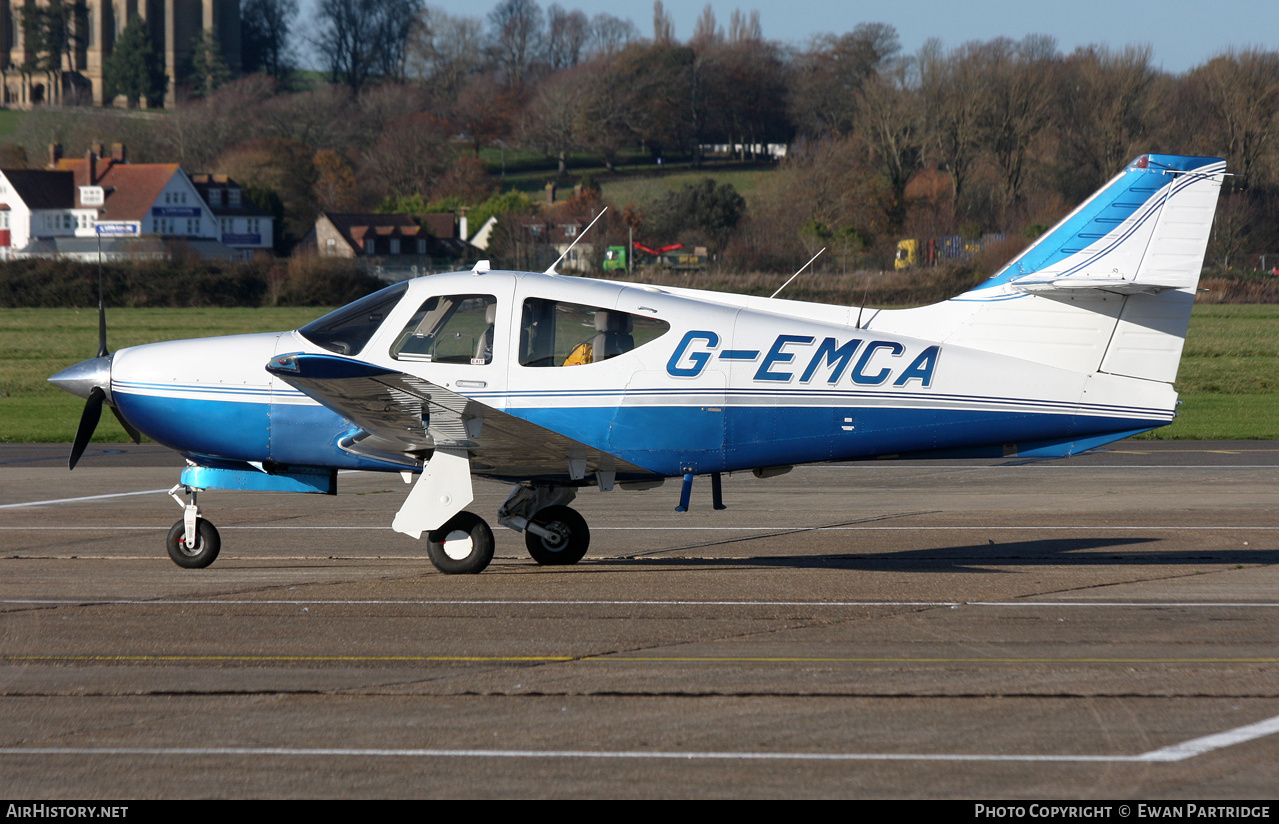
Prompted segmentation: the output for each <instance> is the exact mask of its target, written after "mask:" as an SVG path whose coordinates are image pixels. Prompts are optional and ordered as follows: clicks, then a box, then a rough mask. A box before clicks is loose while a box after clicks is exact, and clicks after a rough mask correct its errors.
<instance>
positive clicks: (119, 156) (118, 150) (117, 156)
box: [111, 143, 129, 163]
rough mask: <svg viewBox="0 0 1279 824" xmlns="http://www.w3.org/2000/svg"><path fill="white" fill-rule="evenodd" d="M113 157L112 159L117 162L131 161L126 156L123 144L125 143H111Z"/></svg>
mask: <svg viewBox="0 0 1279 824" xmlns="http://www.w3.org/2000/svg"><path fill="white" fill-rule="evenodd" d="M111 159H112V160H114V161H115V162H116V163H128V162H129V161H128V160H126V159H125V157H124V144H123V143H112V144H111Z"/></svg>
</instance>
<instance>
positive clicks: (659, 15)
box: [653, 0, 675, 46]
mask: <svg viewBox="0 0 1279 824" xmlns="http://www.w3.org/2000/svg"><path fill="white" fill-rule="evenodd" d="M674 43H675V21H674V20H672V19H671V15H670V13H668V12H667V11H666V9H664V8H662V0H653V44H654V45H657V46H670V45H673V44H674Z"/></svg>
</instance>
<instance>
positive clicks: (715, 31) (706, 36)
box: [689, 3, 724, 47]
mask: <svg viewBox="0 0 1279 824" xmlns="http://www.w3.org/2000/svg"><path fill="white" fill-rule="evenodd" d="M723 40H724V30H723V29H722V28H720V27H719V24H718V23H716V22H715V9H713V8H712V7H711V4H710V3H707V4H706V8H704V9H702V13H701V15H700V16H699V17H698V18H697V25H696V26H695V27H694V28H693V39H692V40H691V41H689V42H691V43H693V44H694V45H695V46H700V47H705V46H707V45H709V44H711V43H718V42H723Z"/></svg>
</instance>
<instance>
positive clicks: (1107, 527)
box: [0, 489, 1279, 532]
mask: <svg viewBox="0 0 1279 824" xmlns="http://www.w3.org/2000/svg"><path fill="white" fill-rule="evenodd" d="M160 491H161V492H168V490H167V489H162V490H160ZM125 494H128V495H142V494H145V493H142V492H129V493H125ZM103 497H110V496H103ZM69 500H80V499H74V498H73V499H69ZM39 503H54V502H49V501H42V502H39ZM34 505H35V504H5V505H4V506H34ZM0 508H3V507H0ZM390 528H391V527H390V525H388V524H372V525H368V526H300V525H288V526H274V525H269V524H238V525H230V526H219V527H218V531H219V532H227V531H229V530H243V529H278V530H294V531H307V530H325V529H358V530H363V531H366V532H367V531H369V530H381V529H384V530H389V529H390ZM139 529H144V530H167V529H168V527H166V526H159V525H156V526H108V525H103V526H56V525H53V526H51V525H39V526H0V531H4V530H8V531H12V532H21V531H38V532H54V531H58V530H62V531H76V530H106V531H125V530H139ZM1119 530H1127V531H1130V532H1133V531H1136V532H1142V531H1145V532H1187V531H1188V532H1195V531H1204V530H1209V531H1213V532H1229V531H1234V532H1240V531H1242V532H1247V531H1249V530H1256V531H1267V530H1268V531H1274V530H1279V526H1119V525H1116V524H1101V525H1097V524H1093V525H1091V526H1036V525H1033V524H1032V525H1029V526H804V525H797V526H592V527H591V531H592V532H1001V531H1003V532H1029V531H1043V532H1071V531H1075V532H1078V531H1085V532H1114V531H1119Z"/></svg>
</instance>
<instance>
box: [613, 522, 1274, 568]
mask: <svg viewBox="0 0 1279 824" xmlns="http://www.w3.org/2000/svg"><path fill="white" fill-rule="evenodd" d="M809 531H812V530H788V531H780V532H776V533H770V534H768V535H754V536H751V537H749V538H733V539H729V540H724V541H713V542H707V543H698V544H689V545H686V546H682V547H672V548H669V549H662V550H654V551H652V552H647V553H637V554H635V555H631V556H628V557H626V558H600V559H597V560H595V561H594V564H595V565H602V566H603V565H607V566H616V565H629V564H636V565H639V564H642V565H644V566H645V567H648V568H651V567H652V565H654V564H669V565H672V566H686V565H696V566H721V565H722V566H742V565H748V566H760V567H789V568H795V569H805V568H815V567H816V568H822V569H850V570H883V571H894V572H980V573H990V572H992V571H995V572H998V571H999V569H998V568H999V567H1033V566H1076V567H1078V566H1203V565H1212V566H1221V565H1231V564H1246V565H1256V564H1275V563H1279V549H1261V548H1258V549H1252V548H1250V547H1236V548H1230V549H1195V550H1162V551H1161V550H1160V549H1159V546H1158V545H1159V544H1161V543H1163V542H1164V541H1163V539H1161V538H1142V537H1120V536H1116V537H1109V538H1046V539H1039V540H1028V541H996V540H989V539H988V540H987V541H985V542H983V543H973V544H966V545H957V546H943V547H931V548H928V549H910V550H903V551H900V552H894V551H892V550H891V549H880V548H878V547H883V546H884V545H885V544H887V543H888V541H885V540H876V541H873V542H872V541H866V540H865V539H864V538H863V539H858V540H859V541H860V546H861V547H862V548H863V549H862V551H861V552H855V553H853V552H850V553H823V554H820V555H817V554H794V555H760V556H756V557H743V556H742V555H740V554H738V555H734V556H733V557H731V558H715V557H702V556H699V557H697V558H687V557H684V558H664V557H662V556H663V555H666V554H668V553H672V552H688V551H689V550H696V549H708V550H710V549H721V550H722V549H723V548H725V547H726V546H727V545H731V544H749V543H750V542H754V541H765V540H776V539H778V538H782V537H787V536H793V535H797V534H802V533H803V532H809ZM890 540H891V539H890ZM850 542H851V541H850ZM742 549H743V550H746V551H749V547H747V546H743V547H742ZM992 567H994V568H995V569H993V570H992V569H991V568H992Z"/></svg>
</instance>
